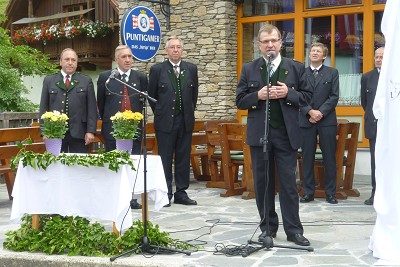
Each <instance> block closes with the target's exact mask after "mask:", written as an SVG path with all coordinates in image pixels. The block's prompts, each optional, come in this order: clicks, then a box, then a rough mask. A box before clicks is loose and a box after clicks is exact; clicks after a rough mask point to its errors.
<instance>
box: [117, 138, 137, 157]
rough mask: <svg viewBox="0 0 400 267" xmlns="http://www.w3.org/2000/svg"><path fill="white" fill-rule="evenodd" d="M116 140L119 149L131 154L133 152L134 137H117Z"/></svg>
mask: <svg viewBox="0 0 400 267" xmlns="http://www.w3.org/2000/svg"><path fill="white" fill-rule="evenodd" d="M115 141H116V145H117V149H118V150H120V151H124V152H128V153H129V154H131V153H132V147H133V140H132V139H117V140H115Z"/></svg>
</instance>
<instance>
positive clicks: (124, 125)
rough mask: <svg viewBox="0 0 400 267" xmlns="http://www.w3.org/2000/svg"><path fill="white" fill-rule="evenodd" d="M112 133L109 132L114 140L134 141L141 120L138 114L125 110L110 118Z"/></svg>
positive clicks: (140, 115)
mask: <svg viewBox="0 0 400 267" xmlns="http://www.w3.org/2000/svg"><path fill="white" fill-rule="evenodd" d="M110 119H111V121H112V123H113V129H114V131H112V132H111V134H112V136H114V138H115V139H135V138H136V136H137V135H138V129H139V122H140V121H141V120H142V119H143V114H142V113H140V112H132V111H131V110H125V111H124V112H119V111H118V112H117V113H116V114H115V115H114V116H112V117H111V118H110Z"/></svg>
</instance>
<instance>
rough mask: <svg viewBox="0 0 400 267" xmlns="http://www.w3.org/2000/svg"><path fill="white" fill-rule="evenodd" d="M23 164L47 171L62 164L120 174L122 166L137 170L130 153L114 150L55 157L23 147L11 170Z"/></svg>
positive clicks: (13, 161)
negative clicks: (56, 163)
mask: <svg viewBox="0 0 400 267" xmlns="http://www.w3.org/2000/svg"><path fill="white" fill-rule="evenodd" d="M20 161H21V162H22V165H23V166H24V167H26V166H30V167H32V168H33V169H37V168H39V169H43V170H46V169H47V167H49V166H50V165H51V164H53V163H55V162H60V163H62V164H64V165H67V166H74V165H81V166H85V167H89V166H96V167H104V166H108V168H109V169H110V170H112V171H115V172H118V171H119V169H120V166H121V165H129V166H130V167H131V169H132V170H135V166H134V164H133V161H132V159H131V158H130V154H129V153H128V152H123V151H118V150H113V151H110V152H106V153H102V152H100V153H99V154H65V153H61V154H60V155H58V156H55V155H53V154H51V153H48V152H45V153H43V154H41V153H35V152H32V151H26V150H25V149H24V148H23V147H22V148H21V150H20V151H19V152H18V154H17V156H16V157H14V158H13V159H12V161H11V168H12V169H15V167H16V166H18V163H19V162H20Z"/></svg>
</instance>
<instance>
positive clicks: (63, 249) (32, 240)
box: [3, 215, 192, 256]
mask: <svg viewBox="0 0 400 267" xmlns="http://www.w3.org/2000/svg"><path fill="white" fill-rule="evenodd" d="M31 219H32V216H28V215H27V216H24V217H23V218H22V224H21V227H20V228H19V229H17V230H15V231H8V232H6V236H7V238H6V239H5V241H4V243H3V247H4V248H5V249H9V250H13V251H30V252H33V251H37V252H44V253H47V254H68V255H70V256H72V255H82V256H106V255H108V256H115V255H118V254H120V253H122V252H125V251H127V250H129V249H132V248H135V247H138V246H139V245H140V244H141V241H142V237H143V234H144V233H143V223H142V222H141V221H136V222H134V223H133V224H132V226H131V227H130V228H129V229H128V230H127V231H126V232H125V233H124V234H123V235H122V236H120V237H116V236H115V235H114V234H113V233H110V232H107V231H106V230H105V228H104V226H102V225H100V224H99V223H92V224H91V223H90V222H89V221H88V220H87V219H84V218H81V217H70V216H66V217H61V216H58V215H56V216H49V215H41V216H40V221H39V231H36V230H34V229H33V228H32V224H31ZM147 232H148V237H149V241H150V242H151V243H152V244H158V245H160V246H167V247H174V248H176V249H185V250H188V249H190V248H192V246H191V245H189V244H186V243H182V242H176V241H177V240H174V239H172V238H170V237H169V233H168V232H161V231H160V229H159V227H158V225H156V226H153V224H152V223H151V222H149V223H148V228H147ZM136 252H137V253H140V250H137V251H136Z"/></svg>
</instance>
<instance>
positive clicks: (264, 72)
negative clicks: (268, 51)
mask: <svg viewBox="0 0 400 267" xmlns="http://www.w3.org/2000/svg"><path fill="white" fill-rule="evenodd" d="M260 74H261V78H262V79H263V81H264V84H267V65H266V64H265V63H264V64H263V65H262V66H261V67H260Z"/></svg>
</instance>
